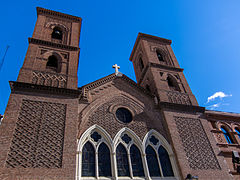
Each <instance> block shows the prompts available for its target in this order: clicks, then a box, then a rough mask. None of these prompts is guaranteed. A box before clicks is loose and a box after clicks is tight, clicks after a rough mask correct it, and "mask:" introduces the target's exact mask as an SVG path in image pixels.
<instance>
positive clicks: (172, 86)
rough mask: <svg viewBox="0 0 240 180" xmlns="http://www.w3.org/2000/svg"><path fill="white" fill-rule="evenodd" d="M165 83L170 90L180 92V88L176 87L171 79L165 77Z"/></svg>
mask: <svg viewBox="0 0 240 180" xmlns="http://www.w3.org/2000/svg"><path fill="white" fill-rule="evenodd" d="M167 83H168V87H169V89H170V90H173V91H180V88H179V87H178V83H177V81H176V80H175V79H174V78H173V77H171V76H168V77H167Z"/></svg>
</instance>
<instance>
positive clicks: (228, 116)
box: [205, 110, 240, 121]
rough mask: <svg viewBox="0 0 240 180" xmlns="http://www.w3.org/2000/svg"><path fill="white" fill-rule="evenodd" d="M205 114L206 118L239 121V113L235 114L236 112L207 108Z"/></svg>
mask: <svg viewBox="0 0 240 180" xmlns="http://www.w3.org/2000/svg"><path fill="white" fill-rule="evenodd" d="M205 114H206V117H207V119H210V120H229V121H240V114H237V113H230V112H221V111H210V110H207V111H206V112H205Z"/></svg>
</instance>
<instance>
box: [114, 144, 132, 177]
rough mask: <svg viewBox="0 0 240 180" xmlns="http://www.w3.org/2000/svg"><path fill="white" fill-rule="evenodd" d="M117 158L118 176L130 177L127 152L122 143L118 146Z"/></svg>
mask: <svg viewBox="0 0 240 180" xmlns="http://www.w3.org/2000/svg"><path fill="white" fill-rule="evenodd" d="M116 158H117V171H118V176H130V172H129V162H128V155H127V151H126V149H125V147H124V146H123V145H122V144H121V143H120V144H119V145H118V146H117V150H116Z"/></svg>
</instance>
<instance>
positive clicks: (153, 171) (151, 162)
mask: <svg viewBox="0 0 240 180" xmlns="http://www.w3.org/2000/svg"><path fill="white" fill-rule="evenodd" d="M146 158H147V164H148V171H149V173H150V176H151V177H159V176H161V173H160V169H159V165H158V159H157V155H156V152H155V150H154V149H153V148H152V147H151V146H150V145H148V146H147V148H146Z"/></svg>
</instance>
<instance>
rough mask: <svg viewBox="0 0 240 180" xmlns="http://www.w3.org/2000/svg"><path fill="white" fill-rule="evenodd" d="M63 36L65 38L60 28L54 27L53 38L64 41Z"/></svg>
mask: <svg viewBox="0 0 240 180" xmlns="http://www.w3.org/2000/svg"><path fill="white" fill-rule="evenodd" d="M62 36H63V33H62V31H61V29H60V28H58V27H54V28H53V32H52V38H53V39H59V40H62Z"/></svg>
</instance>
